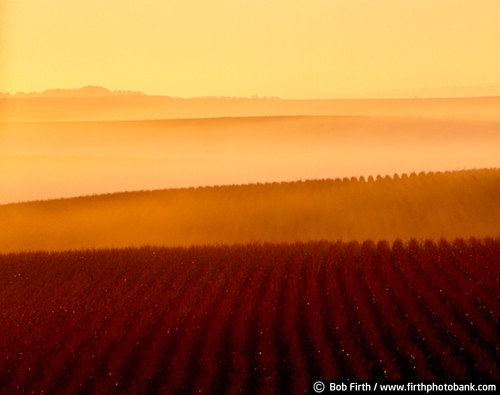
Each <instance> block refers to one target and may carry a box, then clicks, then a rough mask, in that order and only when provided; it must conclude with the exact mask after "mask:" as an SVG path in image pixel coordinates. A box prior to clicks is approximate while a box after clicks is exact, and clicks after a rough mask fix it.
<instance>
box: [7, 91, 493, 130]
mask: <svg viewBox="0 0 500 395" xmlns="http://www.w3.org/2000/svg"><path fill="white" fill-rule="evenodd" d="M290 115H321V116H326V115H340V116H344V115H358V116H359V115H363V116H364V115H367V116H418V117H434V118H436V117H438V118H474V119H500V96H488V97H465V98H443V99H439V98H434V99H418V98H412V99H332V100H330V99H325V100H283V99H279V98H273V97H271V98H267V97H264V98H259V97H251V98H231V97H198V98H191V99H183V98H175V97H169V96H148V95H145V94H143V93H140V92H130V91H114V92H111V91H109V90H108V89H106V88H102V87H97V86H87V87H83V88H80V89H70V90H62V89H53V90H47V91H45V92H42V93H16V94H15V95H8V94H0V122H1V121H4V122H5V121H7V122H37V121H38V122H47V121H49V122H57V121H103V120H150V119H176V118H213V117H249V116H252V117H253V116H290Z"/></svg>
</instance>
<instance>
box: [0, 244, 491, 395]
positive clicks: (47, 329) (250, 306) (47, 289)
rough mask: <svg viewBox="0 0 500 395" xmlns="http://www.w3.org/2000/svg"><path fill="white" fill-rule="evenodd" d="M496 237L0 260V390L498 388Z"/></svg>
mask: <svg viewBox="0 0 500 395" xmlns="http://www.w3.org/2000/svg"><path fill="white" fill-rule="evenodd" d="M499 257H500V239H499V238H468V239H453V241H448V240H445V239H441V240H439V241H431V240H430V239H428V240H421V241H417V240H415V239H412V240H410V241H408V242H402V241H400V240H396V241H394V242H393V243H389V242H386V241H378V242H372V241H365V242H362V243H358V242H355V241H353V242H342V241H338V242H327V241H316V242H308V243H288V244H286V243H281V244H237V245H232V246H229V245H219V246H192V247H182V248H181V247H178V248H166V247H163V248H159V247H142V248H136V249H134V248H128V249H100V250H75V251H63V252H21V253H11V254H2V255H0V311H1V313H2V314H1V315H0V339H1V340H0V393H1V394H17V393H44V394H88V393H100V394H104V393H106V394H108V393H130V394H141V393H143V394H144V393H148V394H192V393H204V394H221V395H222V394H234V393H241V392H242V393H246V394H258V393H265V394H288V393H292V394H293V393H297V394H298V393H304V392H307V391H308V383H309V380H314V379H319V378H322V379H407V380H417V379H436V378H439V379H496V380H499V379H500V362H499V361H500V321H499V318H500V294H499V292H498V289H499V288H500V258H499Z"/></svg>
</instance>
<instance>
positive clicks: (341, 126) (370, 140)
mask: <svg viewBox="0 0 500 395" xmlns="http://www.w3.org/2000/svg"><path fill="white" fill-rule="evenodd" d="M499 132H500V120H462V119H426V118H418V117H365V116H324V117H323V116H317V117H301V116H296V117H251V118H214V119H189V120H161V121H115V122H112V121H109V122H34V123H32V122H7V123H0V204H2V203H3V204H5V203H13V202H19V201H29V200H40V199H54V198H61V197H75V196H82V195H92V194H102V193H111V192H120V191H133V190H150V189H165V188H183V187H193V186H195V187H196V186H207V185H231V184H247V183H257V182H261V183H262V182H279V181H295V180H305V179H322V178H337V177H340V178H342V177H358V176H361V175H363V176H365V177H368V176H370V175H371V176H374V177H376V176H377V175H382V176H385V175H387V174H389V175H392V174H395V173H396V174H402V173H408V174H409V173H411V172H413V171H415V172H421V171H425V172H429V171H451V170H462V169H471V168H491V167H500V155H498V153H499V152H500V133H499Z"/></svg>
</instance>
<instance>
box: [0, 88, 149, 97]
mask: <svg viewBox="0 0 500 395" xmlns="http://www.w3.org/2000/svg"><path fill="white" fill-rule="evenodd" d="M113 95H115V96H119V95H144V93H141V92H132V91H114V92H111V91H110V90H108V89H106V88H103V87H101V86H84V87H82V88H79V89H48V90H46V91H43V92H41V93H38V92H29V93H24V92H18V93H16V94H14V95H6V94H3V97H14V98H23V97H38V98H44V97H98V96H113ZM0 97H2V96H0Z"/></svg>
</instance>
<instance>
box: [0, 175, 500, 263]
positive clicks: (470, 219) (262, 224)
mask: <svg viewBox="0 0 500 395" xmlns="http://www.w3.org/2000/svg"><path fill="white" fill-rule="evenodd" d="M499 202H500V169H479V170H464V171H453V172H444V173H440V172H436V173H423V172H422V173H419V174H418V175H417V174H415V173H411V174H408V175H407V174H403V175H401V176H399V175H394V177H389V176H387V177H380V176H378V177H375V179H374V178H373V177H367V178H366V179H365V178H364V177H359V178H354V177H353V178H343V179H340V178H337V179H334V180H333V179H326V180H307V181H302V182H301V181H298V182H282V183H266V184H249V185H227V186H217V187H203V188H181V189H165V190H156V191H142V192H141V191H139V192H128V193H115V194H109V195H97V196H86V197H78V198H72V199H56V200H47V201H34V202H26V203H15V204H5V205H0V218H1V221H2V222H1V224H2V226H0V252H3V253H7V252H17V251H29V250H31V251H36V250H52V251H60V250H70V249H78V250H81V249H88V248H127V247H130V246H143V245H156V246H169V247H175V246H186V247H188V246H191V245H218V244H236V243H237V244H246V243H251V242H259V243H266V242H269V243H294V242H296V241H304V242H305V241H314V240H329V241H337V240H342V241H350V240H373V241H374V242H377V241H378V240H387V241H388V242H390V243H392V242H393V241H394V240H396V239H398V238H399V239H401V240H403V241H408V240H410V239H412V238H415V239H428V238H429V239H433V240H437V239H439V238H441V237H443V238H446V239H449V240H453V239H455V238H469V237H478V238H482V237H500V205H499Z"/></svg>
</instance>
